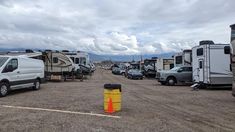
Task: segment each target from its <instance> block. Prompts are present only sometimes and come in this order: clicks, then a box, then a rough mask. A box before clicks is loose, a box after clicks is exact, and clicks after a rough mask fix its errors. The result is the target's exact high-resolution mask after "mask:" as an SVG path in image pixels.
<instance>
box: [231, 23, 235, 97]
mask: <svg viewBox="0 0 235 132" xmlns="http://www.w3.org/2000/svg"><path fill="white" fill-rule="evenodd" d="M230 27H231V44H232V49H233V55H232V71H233V76H235V54H234V53H235V24H233V25H231V26H230ZM232 94H233V96H234V97H235V78H233V92H232Z"/></svg>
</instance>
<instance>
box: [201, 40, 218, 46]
mask: <svg viewBox="0 0 235 132" xmlns="http://www.w3.org/2000/svg"><path fill="white" fill-rule="evenodd" d="M206 44H215V43H214V42H213V41H212V40H202V41H200V42H199V45H206Z"/></svg>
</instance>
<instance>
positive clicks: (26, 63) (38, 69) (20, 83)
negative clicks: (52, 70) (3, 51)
mask: <svg viewBox="0 0 235 132" xmlns="http://www.w3.org/2000/svg"><path fill="white" fill-rule="evenodd" d="M42 82H44V64H43V61H42V60H37V59H32V58H27V57H22V56H5V55H3V56H0V97H3V96H6V95H7V94H8V93H9V91H10V90H15V89H21V88H30V87H32V88H33V89H34V90H38V89H40V84H41V83H42Z"/></svg>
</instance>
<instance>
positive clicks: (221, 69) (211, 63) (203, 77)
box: [192, 41, 233, 87]
mask: <svg viewBox="0 0 235 132" xmlns="http://www.w3.org/2000/svg"><path fill="white" fill-rule="evenodd" d="M230 50H231V49H230V45H229V44H214V42H213V41H201V42H200V45H199V46H195V47H193V48H192V56H193V63H192V65H193V81H194V82H195V83H196V84H195V85H194V86H197V87H198V86H199V87H212V86H230V87H231V86H232V79H233V75H232V69H231V60H230V53H231V52H230Z"/></svg>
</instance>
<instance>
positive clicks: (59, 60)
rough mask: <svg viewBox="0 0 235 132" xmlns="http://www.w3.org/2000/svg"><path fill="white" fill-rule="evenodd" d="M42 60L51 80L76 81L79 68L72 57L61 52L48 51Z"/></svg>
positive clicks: (47, 75)
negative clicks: (69, 79)
mask: <svg viewBox="0 0 235 132" xmlns="http://www.w3.org/2000/svg"><path fill="white" fill-rule="evenodd" d="M42 60H43V61H44V63H45V73H46V77H47V78H48V79H49V80H67V79H68V78H71V79H74V78H75V77H76V75H77V74H79V71H78V70H79V67H78V66H77V65H75V64H74V63H73V61H72V60H71V59H70V57H68V56H66V55H65V54H64V53H61V52H59V51H51V50H46V51H45V52H43V55H42Z"/></svg>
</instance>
